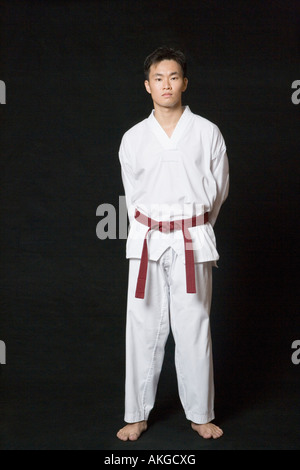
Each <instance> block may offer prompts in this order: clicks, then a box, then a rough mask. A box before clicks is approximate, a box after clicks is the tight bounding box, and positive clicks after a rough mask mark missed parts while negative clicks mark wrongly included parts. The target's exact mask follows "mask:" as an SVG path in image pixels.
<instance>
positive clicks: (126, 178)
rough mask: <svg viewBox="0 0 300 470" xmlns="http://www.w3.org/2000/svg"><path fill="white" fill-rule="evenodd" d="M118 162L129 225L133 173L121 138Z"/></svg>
mask: <svg viewBox="0 0 300 470" xmlns="http://www.w3.org/2000/svg"><path fill="white" fill-rule="evenodd" d="M119 160H120V163H121V176H122V181H123V186H124V191H125V197H126V206H127V211H128V216H129V221H130V223H131V218H132V214H131V213H132V211H131V210H130V208H131V206H132V196H133V190H134V173H133V171H132V168H131V165H130V163H129V150H128V146H127V143H126V138H125V137H123V139H122V142H121V145H120V150H119Z"/></svg>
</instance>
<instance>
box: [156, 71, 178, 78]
mask: <svg viewBox="0 0 300 470" xmlns="http://www.w3.org/2000/svg"><path fill="white" fill-rule="evenodd" d="M171 75H179V72H172V73H170V76H171ZM154 76H155V77H162V76H163V74H162V73H155V74H154Z"/></svg>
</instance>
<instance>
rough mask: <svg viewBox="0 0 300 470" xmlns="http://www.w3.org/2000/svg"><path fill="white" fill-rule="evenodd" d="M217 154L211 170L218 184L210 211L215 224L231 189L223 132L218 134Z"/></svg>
mask: <svg viewBox="0 0 300 470" xmlns="http://www.w3.org/2000/svg"><path fill="white" fill-rule="evenodd" d="M214 150H215V154H214V156H213V159H212V162H211V172H212V174H213V176H214V179H215V182H216V185H217V197H216V200H215V203H214V206H213V209H212V211H211V212H210V216H209V222H210V223H211V225H212V226H214V225H215V223H216V220H217V217H218V214H219V211H220V209H221V206H222V204H223V202H224V201H225V200H226V198H227V196H228V191H229V163H228V157H227V153H226V147H225V143H224V140H223V137H222V135H221V133H219V135H218V139H217V144H216V147H215V149H214Z"/></svg>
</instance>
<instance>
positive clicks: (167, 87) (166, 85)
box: [163, 80, 171, 89]
mask: <svg viewBox="0 0 300 470" xmlns="http://www.w3.org/2000/svg"><path fill="white" fill-rule="evenodd" d="M163 86H164V88H166V89H169V88H171V83H170V82H169V80H166V81H165V82H164V84H163Z"/></svg>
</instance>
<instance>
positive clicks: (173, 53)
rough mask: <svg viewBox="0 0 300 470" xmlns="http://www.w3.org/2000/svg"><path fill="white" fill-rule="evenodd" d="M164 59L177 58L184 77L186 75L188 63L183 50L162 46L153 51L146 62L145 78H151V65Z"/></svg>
mask: <svg viewBox="0 0 300 470" xmlns="http://www.w3.org/2000/svg"><path fill="white" fill-rule="evenodd" d="M163 60H175V62H177V63H178V64H179V65H180V66H181V68H182V72H183V77H186V71H187V65H186V58H185V55H184V54H183V52H181V51H180V50H175V49H172V48H171V47H167V46H161V47H159V48H158V49H156V50H155V51H154V52H152V53H151V54H150V55H148V57H146V60H145V62H144V74H145V79H146V80H149V72H150V67H151V65H154V64H158V63H159V62H162V61H163Z"/></svg>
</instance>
